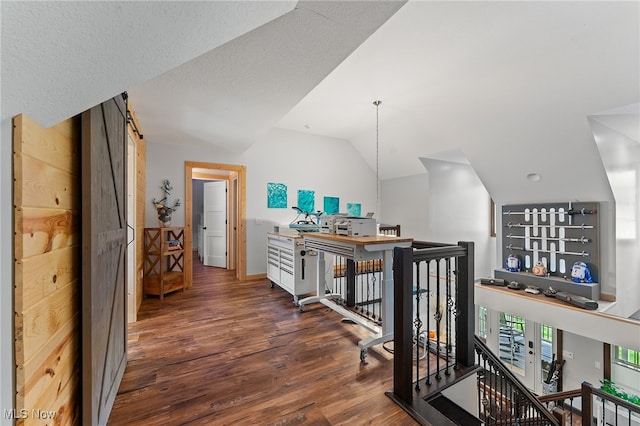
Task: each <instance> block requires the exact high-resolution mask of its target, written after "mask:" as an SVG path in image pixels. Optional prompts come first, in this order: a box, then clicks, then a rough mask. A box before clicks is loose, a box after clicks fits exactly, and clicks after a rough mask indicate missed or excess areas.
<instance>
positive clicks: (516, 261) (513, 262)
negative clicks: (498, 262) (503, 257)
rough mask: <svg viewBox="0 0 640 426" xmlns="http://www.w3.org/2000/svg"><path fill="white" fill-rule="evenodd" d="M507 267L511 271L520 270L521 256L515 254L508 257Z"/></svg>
mask: <svg viewBox="0 0 640 426" xmlns="http://www.w3.org/2000/svg"><path fill="white" fill-rule="evenodd" d="M506 267H507V270H508V271H509V272H520V258H519V257H518V256H516V255H515V254H510V255H509V256H508V257H507V261H506Z"/></svg>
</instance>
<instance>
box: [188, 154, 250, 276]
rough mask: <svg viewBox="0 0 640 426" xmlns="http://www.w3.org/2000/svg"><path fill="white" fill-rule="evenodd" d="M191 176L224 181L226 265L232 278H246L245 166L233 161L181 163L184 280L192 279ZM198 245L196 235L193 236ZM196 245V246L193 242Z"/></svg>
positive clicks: (192, 177)
mask: <svg viewBox="0 0 640 426" xmlns="http://www.w3.org/2000/svg"><path fill="white" fill-rule="evenodd" d="M193 179H207V180H221V179H222V180H225V181H227V183H228V185H227V187H228V188H229V195H228V203H227V235H228V241H227V254H228V256H227V265H228V269H235V271H236V278H237V279H239V280H244V279H246V276H247V271H246V226H245V221H246V167H245V166H239V165H233V164H218V163H203V162H194V161H186V162H185V248H186V250H185V282H186V285H187V287H191V286H192V282H193V249H194V245H193V242H194V227H193V185H192V181H193ZM195 242H196V244H198V237H195ZM196 247H197V245H196Z"/></svg>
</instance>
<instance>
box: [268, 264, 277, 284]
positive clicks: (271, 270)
mask: <svg viewBox="0 0 640 426" xmlns="http://www.w3.org/2000/svg"><path fill="white" fill-rule="evenodd" d="M267 278H269V279H270V280H272V281H274V282H279V281H280V268H278V265H277V264H273V263H271V262H269V263H268V264H267Z"/></svg>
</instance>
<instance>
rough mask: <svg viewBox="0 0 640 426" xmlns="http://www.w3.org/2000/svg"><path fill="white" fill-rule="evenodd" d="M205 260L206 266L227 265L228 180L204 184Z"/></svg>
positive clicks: (224, 266) (222, 266) (223, 266)
mask: <svg viewBox="0 0 640 426" xmlns="http://www.w3.org/2000/svg"><path fill="white" fill-rule="evenodd" d="M203 205H204V214H203V222H204V228H203V230H204V236H203V238H204V241H203V244H204V261H203V263H204V264H205V265H206V266H217V267H219V268H226V267H227V181H226V180H218V181H214V182H207V183H205V184H204V195H203Z"/></svg>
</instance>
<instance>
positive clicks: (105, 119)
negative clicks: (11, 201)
mask: <svg viewBox="0 0 640 426" xmlns="http://www.w3.org/2000/svg"><path fill="white" fill-rule="evenodd" d="M126 154H127V140H126V103H125V101H124V99H123V98H122V96H117V97H115V98H113V99H110V100H108V101H106V102H104V103H102V104H101V105H98V106H96V107H93V108H91V109H90V110H89V111H86V112H84V113H83V114H82V424H83V425H106V424H107V420H108V419H109V413H110V412H111V408H112V407H113V402H114V400H115V397H116V393H117V392H118V387H119V386H120V381H121V380H122V375H123V374H124V369H125V366H126V363H127V311H126V306H127V292H126V282H125V277H126V254H127V249H126V247H127V240H126V238H127V224H126V223H127V222H126V212H127V206H126V199H127V180H126V170H127V162H126Z"/></svg>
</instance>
